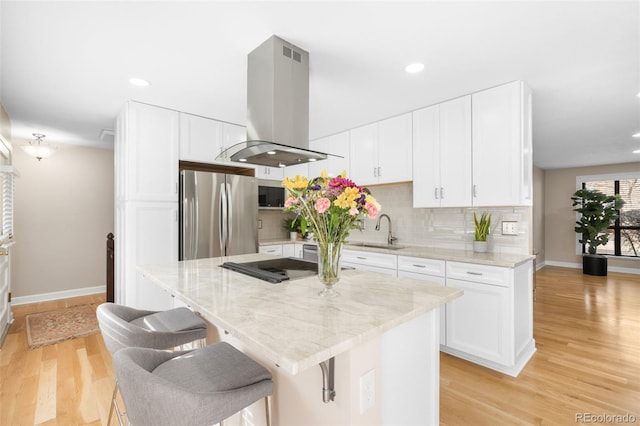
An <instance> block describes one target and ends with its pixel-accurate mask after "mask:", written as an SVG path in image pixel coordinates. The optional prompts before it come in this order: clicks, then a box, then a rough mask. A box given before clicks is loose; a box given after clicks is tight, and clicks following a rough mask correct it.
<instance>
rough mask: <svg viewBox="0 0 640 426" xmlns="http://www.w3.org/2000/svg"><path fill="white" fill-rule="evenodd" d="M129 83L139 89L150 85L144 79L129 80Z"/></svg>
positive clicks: (134, 78)
mask: <svg viewBox="0 0 640 426" xmlns="http://www.w3.org/2000/svg"><path fill="white" fill-rule="evenodd" d="M129 83H131V84H132V85H134V86H138V87H147V86H148V85H149V84H150V83H149V82H148V81H147V80H145V79H144V78H137V77H132V78H130V79H129Z"/></svg>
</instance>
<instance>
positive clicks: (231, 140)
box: [216, 122, 247, 156]
mask: <svg viewBox="0 0 640 426" xmlns="http://www.w3.org/2000/svg"><path fill="white" fill-rule="evenodd" d="M246 140H247V128H246V127H244V126H239V125H237V124H231V123H224V122H223V123H222V146H221V147H220V152H222V151H223V150H225V149H227V148H229V147H230V146H233V145H235V144H237V143H240V142H244V141H246ZM217 155H218V154H216V156H217Z"/></svg>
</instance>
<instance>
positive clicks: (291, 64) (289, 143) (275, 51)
mask: <svg viewBox="0 0 640 426" xmlns="http://www.w3.org/2000/svg"><path fill="white" fill-rule="evenodd" d="M247 68H248V69H247V141H246V142H241V143H239V144H237V145H234V146H232V147H230V148H228V149H226V150H225V151H223V152H222V153H221V154H220V155H219V156H218V157H217V158H216V160H231V161H239V162H245V163H248V164H258V165H262V166H270V167H285V166H291V165H296V164H302V163H307V162H310V161H318V160H325V159H326V158H327V155H329V154H325V153H322V152H317V151H311V150H309V53H308V52H306V51H304V50H302V49H300V48H299V47H297V46H294V45H293V44H291V43H288V42H286V41H285V40H283V39H281V38H279V37H277V36H275V35H274V36H271V37H270V38H269V39H268V40H267V41H265V42H264V43H262V44H261V45H260V46H258V47H257V48H256V49H255V50H253V51H252V52H251V53H249V57H248V67H247Z"/></svg>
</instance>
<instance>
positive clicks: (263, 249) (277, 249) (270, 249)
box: [258, 244, 283, 256]
mask: <svg viewBox="0 0 640 426" xmlns="http://www.w3.org/2000/svg"><path fill="white" fill-rule="evenodd" d="M258 252H259V253H264V254H272V255H274V256H282V255H283V254H282V244H270V245H267V246H260V248H259V249H258Z"/></svg>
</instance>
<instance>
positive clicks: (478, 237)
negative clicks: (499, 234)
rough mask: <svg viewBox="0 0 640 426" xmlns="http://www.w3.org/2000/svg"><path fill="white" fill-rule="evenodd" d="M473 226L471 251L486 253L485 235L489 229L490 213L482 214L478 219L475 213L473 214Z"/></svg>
mask: <svg viewBox="0 0 640 426" xmlns="http://www.w3.org/2000/svg"><path fill="white" fill-rule="evenodd" d="M473 224H474V227H475V233H474V237H475V238H474V241H473V251H475V252H478V253H484V252H486V251H487V235H489V229H491V213H487V212H484V213H482V214H481V215H480V219H478V216H477V215H476V212H473Z"/></svg>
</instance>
